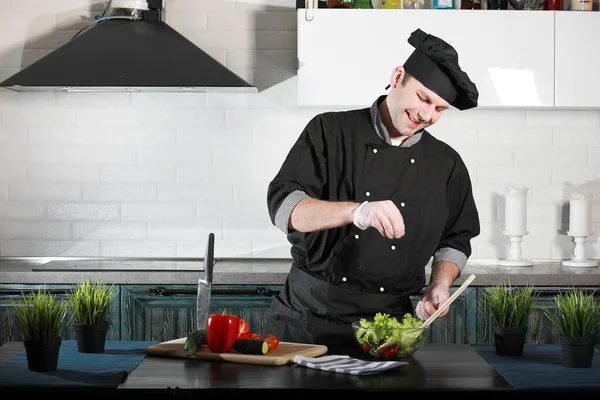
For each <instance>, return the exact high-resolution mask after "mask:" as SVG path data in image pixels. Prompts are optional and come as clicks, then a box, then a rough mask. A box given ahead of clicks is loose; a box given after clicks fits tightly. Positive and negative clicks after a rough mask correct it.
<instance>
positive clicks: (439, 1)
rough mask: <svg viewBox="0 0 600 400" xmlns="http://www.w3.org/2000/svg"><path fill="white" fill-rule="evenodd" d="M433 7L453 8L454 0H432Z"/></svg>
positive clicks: (437, 8) (440, 8)
mask: <svg viewBox="0 0 600 400" xmlns="http://www.w3.org/2000/svg"><path fill="white" fill-rule="evenodd" d="M433 8H434V9H436V10H448V9H452V8H454V0H433Z"/></svg>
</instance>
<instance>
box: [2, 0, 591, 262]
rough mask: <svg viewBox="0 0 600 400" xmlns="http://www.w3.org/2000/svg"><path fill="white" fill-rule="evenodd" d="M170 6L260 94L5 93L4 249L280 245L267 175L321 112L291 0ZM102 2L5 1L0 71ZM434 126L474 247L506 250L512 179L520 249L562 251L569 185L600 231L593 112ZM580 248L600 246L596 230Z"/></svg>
mask: <svg viewBox="0 0 600 400" xmlns="http://www.w3.org/2000/svg"><path fill="white" fill-rule="evenodd" d="M165 5H166V9H167V11H166V21H167V23H169V24H170V25H171V26H172V27H173V28H175V29H176V30H178V31H179V32H181V33H182V34H183V35H185V36H186V37H187V38H189V39H190V40H192V41H193V42H194V43H196V44H197V45H198V46H200V47H201V48H203V49H204V50H206V51H207V52H209V54H211V55H212V56H213V57H215V58H216V59H218V60H219V61H220V62H222V63H224V64H226V65H227V66H228V67H229V68H230V69H232V70H233V71H234V72H236V73H237V74H238V75H240V76H241V77H242V78H244V79H246V80H247V81H248V82H251V83H253V84H254V85H255V86H257V87H258V88H259V93H258V94H219V95H213V94H122V93H120V94H119V93H115V94H102V93H93V94H92V93H66V94H65V93H15V92H11V91H7V90H0V255H1V256H132V257H153V256H160V257H171V256H181V257H202V256H203V255H204V247H205V245H206V239H207V235H208V233H209V232H214V233H215V235H216V243H215V253H216V256H217V257H286V258H287V257H289V245H288V243H287V241H286V238H285V236H284V235H283V234H282V233H281V232H279V231H278V230H277V229H276V228H275V227H273V226H272V225H271V223H270V220H269V217H268V214H267V206H266V199H265V197H266V190H267V185H268V183H269V181H270V180H271V179H272V177H273V176H274V174H275V173H276V172H277V170H278V168H279V166H280V164H281V162H282V161H283V159H284V158H285V156H286V155H287V152H288V150H289V148H290V147H291V145H292V144H293V143H294V141H295V140H296V138H297V136H298V135H299V134H300V132H301V130H302V129H303V128H304V125H305V124H306V123H307V122H308V120H309V119H310V118H311V117H312V116H313V115H315V114H316V113H318V112H321V111H325V110H317V109H302V108H300V107H297V106H296V104H295V97H296V83H297V82H296V79H295V68H296V11H295V0H249V1H237V0H201V1H200V0H166V2H165ZM103 7H104V4H103V2H102V1H93V0H61V1H48V0H0V80H4V79H5V78H7V77H9V76H10V75H12V74H13V73H15V72H17V71H18V70H19V69H20V68H22V67H23V66H26V65H28V64H30V63H31V62H33V61H35V60H37V59H39V57H41V56H43V55H45V54H47V53H49V52H50V51H51V50H52V49H54V48H56V47H57V46H59V45H61V44H64V43H66V42H67V41H68V40H69V39H70V38H71V37H72V36H73V35H75V34H76V33H77V31H79V30H80V29H81V28H83V27H84V26H85V25H86V24H87V23H88V22H89V21H90V20H91V18H92V17H93V15H94V14H98V13H99V12H101V11H102V10H103ZM374 35H375V33H374ZM393 67H394V66H392V65H390V71H391V69H392V68H393ZM387 79H388V77H387V76H385V77H382V80H384V81H385V80H387ZM349 84H351V82H349ZM372 100H374V99H372ZM369 101H371V99H369ZM431 132H432V133H433V134H434V135H435V136H437V137H438V138H440V139H442V140H444V141H446V142H448V143H449V144H450V145H452V146H453V147H455V148H456V149H457V150H458V151H459V152H460V154H461V155H462V156H463V158H464V160H465V161H466V163H467V165H468V167H469V170H470V172H471V177H472V180H473V185H474V192H475V196H476V201H477V204H478V207H479V211H480V218H481V224H482V229H481V235H480V236H479V237H477V238H476V239H475V240H474V241H473V255H472V258H474V259H490V258H491V259H495V258H504V257H505V256H507V244H508V239H507V237H505V236H504V235H503V234H502V230H503V227H504V190H505V189H506V188H507V187H508V186H510V185H511V184H519V185H526V186H528V187H530V188H531V189H530V191H529V195H528V229H529V231H530V233H529V235H528V236H526V237H525V238H524V241H523V244H522V249H523V256H524V257H527V258H531V259H535V260H546V259H565V258H569V257H570V256H571V252H572V249H573V245H572V243H573V242H572V239H571V238H570V237H569V236H567V235H566V230H567V227H568V204H567V199H568V197H569V193H570V191H571V190H572V189H573V187H580V186H585V187H586V189H587V190H589V191H591V192H592V193H593V208H592V218H593V224H592V226H593V229H594V231H595V232H597V231H598V229H599V228H600V111H598V110H524V109H521V110H519V109H515V110H478V109H475V110H470V111H465V112H458V111H449V112H447V113H446V114H445V115H444V116H443V117H442V119H441V120H440V122H439V123H438V124H437V125H436V126H434V127H433V128H432V129H431ZM587 255H588V257H590V258H600V244H599V243H598V237H597V234H596V233H595V234H594V236H593V237H590V238H588V243H587Z"/></svg>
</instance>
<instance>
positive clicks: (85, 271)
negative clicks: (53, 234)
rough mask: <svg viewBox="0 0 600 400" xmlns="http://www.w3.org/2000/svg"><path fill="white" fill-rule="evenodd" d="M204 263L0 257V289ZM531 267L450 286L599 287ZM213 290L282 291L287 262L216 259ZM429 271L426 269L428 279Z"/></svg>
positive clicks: (153, 273) (555, 267)
mask: <svg viewBox="0 0 600 400" xmlns="http://www.w3.org/2000/svg"><path fill="white" fill-rule="evenodd" d="M203 261H204V258H201V257H198V258H195V257H190V258H185V257H172V258H169V257H166V258H129V257H124V258H114V257H113V258H105V257H0V284H44V283H48V284H61V283H65V284H69V283H77V282H79V281H81V278H82V277H86V278H91V279H101V280H104V281H106V282H114V283H117V284H124V285H126V284H147V285H152V284H160V285H167V284H173V285H197V284H198V271H203V270H204V268H203V265H202V264H203ZM533 261H534V265H533V266H532V267H502V266H498V265H497V264H496V263H497V260H485V259H484V260H475V259H472V260H469V262H468V263H467V266H466V267H465V268H464V269H463V271H462V274H461V276H460V277H459V278H458V280H457V281H456V282H455V283H454V286H460V285H461V284H462V283H463V282H464V281H465V280H466V279H467V277H468V276H469V275H470V274H475V275H477V279H476V280H475V281H474V282H473V283H472V284H471V286H487V285H493V284H496V283H498V282H500V281H507V280H510V283H511V284H514V285H524V284H531V285H535V286H600V268H568V267H564V266H562V265H561V260H533ZM214 266H215V270H214V275H213V280H212V284H213V285H215V284H216V285H236V284H248V285H281V284H283V283H284V282H285V279H286V277H287V273H288V272H289V270H290V268H291V266H292V260H291V259H281V258H277V259H276V258H215V259H214ZM430 271H431V266H430V265H427V266H426V267H425V279H426V280H428V279H429V275H430Z"/></svg>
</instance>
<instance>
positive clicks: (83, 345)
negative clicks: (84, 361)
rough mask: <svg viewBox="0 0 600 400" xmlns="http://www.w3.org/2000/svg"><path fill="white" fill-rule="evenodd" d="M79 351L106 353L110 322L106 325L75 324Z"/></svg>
mask: <svg viewBox="0 0 600 400" xmlns="http://www.w3.org/2000/svg"><path fill="white" fill-rule="evenodd" d="M73 326H74V328H75V334H76V339H77V350H79V352H80V353H104V344H105V343H106V333H107V332H108V322H106V323H104V324H96V325H85V324H74V325H73Z"/></svg>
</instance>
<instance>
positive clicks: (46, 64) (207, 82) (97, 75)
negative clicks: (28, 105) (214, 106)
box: [0, 1, 257, 92]
mask: <svg viewBox="0 0 600 400" xmlns="http://www.w3.org/2000/svg"><path fill="white" fill-rule="evenodd" d="M148 3H149V4H151V3H153V2H151V1H149V2H148ZM161 10H162V5H160V6H156V7H155V8H154V9H150V10H145V11H144V12H143V14H142V15H143V16H142V17H141V18H140V19H136V20H124V19H117V18H113V19H111V18H110V17H107V18H105V19H103V20H100V21H98V22H96V23H95V24H94V26H93V27H92V28H89V29H88V30H87V31H85V32H83V33H81V34H79V35H77V36H76V37H74V39H72V40H71V41H69V42H68V43H66V44H64V45H63V46H61V47H59V48H58V49H56V50H55V51H53V52H52V53H50V54H48V55H47V56H45V57H43V58H42V59H40V60H39V61H37V62H35V63H34V64H32V65H30V66H28V67H26V68H24V69H23V70H21V71H20V72H18V73H16V74H15V75H13V76H11V77H10V78H8V79H6V80H5V81H4V82H2V83H0V87H5V88H8V89H12V90H16V91H149V92H183V91H190V92H257V90H256V88H255V87H253V86H252V85H250V84H249V83H247V82H246V81H244V80H243V79H241V78H240V77H239V76H237V75H236V74H235V73H233V72H231V71H230V70H229V69H227V68H226V67H225V66H224V65H222V64H221V63H220V62H218V61H217V60H215V59H214V58H212V57H211V56H210V55H208V54H207V53H206V52H204V51H203V50H202V49H200V48H198V47H197V46H196V45H195V44H193V43H192V42H191V41H189V40H188V39H186V38H185V37H184V36H182V35H181V34H180V33H178V32H177V31H176V30H174V29H173V28H171V27H170V26H169V25H167V24H166V23H165V22H164V21H162V20H161V16H160V12H161Z"/></svg>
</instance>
